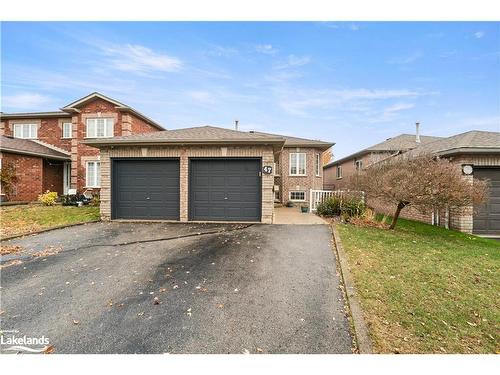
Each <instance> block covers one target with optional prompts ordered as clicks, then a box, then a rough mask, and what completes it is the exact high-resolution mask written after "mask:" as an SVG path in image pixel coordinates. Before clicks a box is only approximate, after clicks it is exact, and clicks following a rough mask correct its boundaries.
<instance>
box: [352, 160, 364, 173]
mask: <svg viewBox="0 0 500 375" xmlns="http://www.w3.org/2000/svg"><path fill="white" fill-rule="evenodd" d="M358 164H359V167H358ZM354 166H355V167H356V171H360V170H362V169H363V160H361V159H359V160H355V161H354Z"/></svg>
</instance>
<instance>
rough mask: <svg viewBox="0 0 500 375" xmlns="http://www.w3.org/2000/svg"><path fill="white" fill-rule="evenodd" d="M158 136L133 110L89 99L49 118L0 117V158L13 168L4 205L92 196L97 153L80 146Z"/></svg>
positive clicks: (36, 114)
mask: <svg viewBox="0 0 500 375" xmlns="http://www.w3.org/2000/svg"><path fill="white" fill-rule="evenodd" d="M159 130H164V128H163V127H162V126H160V125H159V124H158V123H156V122H154V121H153V120H151V119H149V118H148V117H146V116H144V115H143V114H141V113H139V112H137V111H136V110H135V109H133V108H131V107H129V106H127V105H125V104H123V103H120V102H118V101H116V100H114V99H111V98H109V97H106V96H104V95H102V94H99V93H92V94H90V95H87V96H85V97H83V98H81V99H79V100H77V101H75V102H73V103H70V104H68V105H66V106H65V107H63V108H61V110H60V111H55V112H32V113H1V114H0V135H1V136H2V137H1V143H0V155H1V156H0V158H1V163H2V165H6V163H11V164H13V165H14V166H15V169H16V173H17V177H18V178H17V182H16V183H15V186H13V192H12V194H10V197H8V199H9V200H16V201H19V200H21V201H33V200H36V199H37V196H38V195H39V194H40V193H42V192H44V191H45V190H51V191H57V192H58V193H59V194H65V193H67V191H68V189H71V188H72V189H77V190H78V191H79V192H82V191H84V190H91V191H98V190H99V188H100V157H99V150H98V149H96V148H93V147H90V146H88V145H85V144H84V143H83V141H84V140H88V139H94V138H96V139H101V138H110V137H113V136H124V135H131V134H137V133H147V132H156V131H159Z"/></svg>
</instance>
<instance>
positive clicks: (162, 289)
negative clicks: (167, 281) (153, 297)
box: [159, 288, 167, 293]
mask: <svg viewBox="0 0 500 375" xmlns="http://www.w3.org/2000/svg"><path fill="white" fill-rule="evenodd" d="M166 291H167V289H166V288H161V289H160V290H159V292H160V293H163V292H166Z"/></svg>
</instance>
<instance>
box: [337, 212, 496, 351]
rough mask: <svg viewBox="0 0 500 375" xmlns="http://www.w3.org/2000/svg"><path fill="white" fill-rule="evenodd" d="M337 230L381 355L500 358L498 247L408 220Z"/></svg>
mask: <svg viewBox="0 0 500 375" xmlns="http://www.w3.org/2000/svg"><path fill="white" fill-rule="evenodd" d="M337 228H338V231H339V233H340V237H341V240H342V243H343V246H344V249H345V252H346V253H347V257H348V261H349V265H350V268H351V272H352V275H353V278H354V283H355V285H356V288H357V290H358V293H359V297H360V299H361V305H362V307H363V312H364V315H365V319H366V321H367V324H368V326H369V329H370V335H371V337H372V340H373V346H374V351H375V352H379V353H495V352H498V351H499V345H498V340H499V322H500V294H499V290H500V276H499V275H500V273H499V271H500V270H499V268H500V267H499V266H500V242H499V241H495V240H488V239H483V238H479V237H476V236H471V235H467V234H464V233H460V232H456V231H450V230H446V229H444V228H439V227H435V226H431V225H427V224H423V223H419V222H414V221H410V220H404V219H400V220H398V225H397V227H396V229H395V230H387V229H381V228H369V227H359V226H354V225H351V224H339V225H338V226H337Z"/></svg>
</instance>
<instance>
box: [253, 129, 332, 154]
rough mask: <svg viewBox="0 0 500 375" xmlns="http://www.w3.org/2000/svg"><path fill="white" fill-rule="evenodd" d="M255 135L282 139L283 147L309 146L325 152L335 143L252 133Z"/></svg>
mask: <svg viewBox="0 0 500 375" xmlns="http://www.w3.org/2000/svg"><path fill="white" fill-rule="evenodd" d="M254 133H255V134H262V135H268V136H274V137H283V138H285V147H298V146H303V147H304V146H309V147H320V148H324V149H325V150H326V149H328V148H330V147H332V146H333V145H334V144H335V143H332V142H324V141H320V140H318V139H307V138H299V137H291V136H288V135H278V134H271V133H264V132H254Z"/></svg>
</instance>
